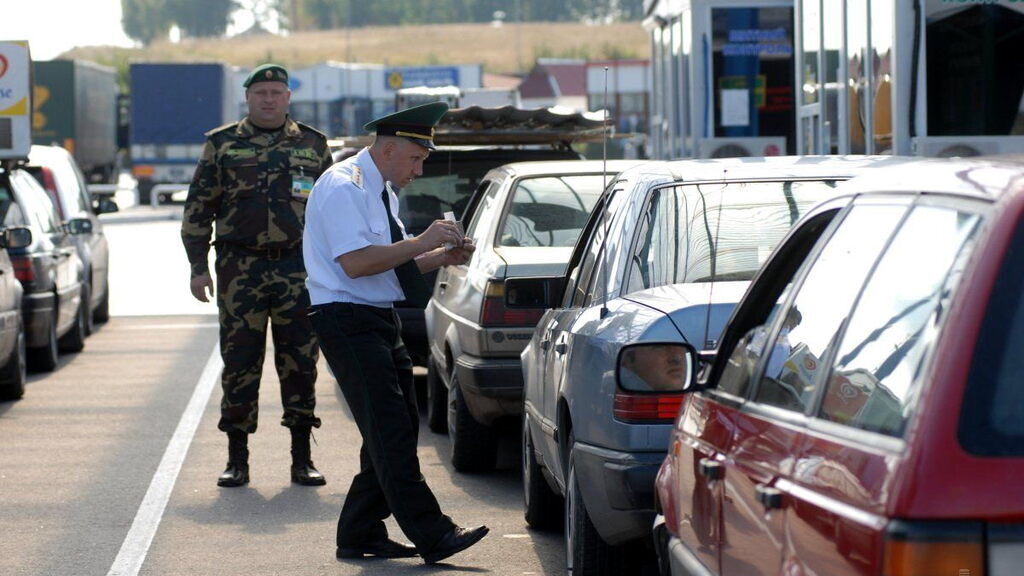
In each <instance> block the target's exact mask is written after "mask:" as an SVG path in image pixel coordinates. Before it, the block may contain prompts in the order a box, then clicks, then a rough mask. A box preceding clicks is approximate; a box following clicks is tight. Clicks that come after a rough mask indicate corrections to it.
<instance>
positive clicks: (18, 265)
mask: <svg viewBox="0 0 1024 576" xmlns="http://www.w3.org/2000/svg"><path fill="white" fill-rule="evenodd" d="M11 265H12V266H14V277H15V278H17V279H18V280H21V281H22V282H31V281H33V280H35V279H36V271H35V270H34V269H33V268H32V259H31V258H29V257H28V256H11Z"/></svg>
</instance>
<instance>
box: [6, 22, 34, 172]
mask: <svg viewBox="0 0 1024 576" xmlns="http://www.w3.org/2000/svg"><path fill="white" fill-rule="evenodd" d="M31 66H32V57H31V56H30V55H29V49H28V42H24V41H18V42H3V41H0V116H2V117H5V118H9V119H10V120H9V121H5V122H3V123H2V124H0V158H26V157H28V151H29V148H31V146H32V117H31V114H32V80H31V76H30V72H31Z"/></svg>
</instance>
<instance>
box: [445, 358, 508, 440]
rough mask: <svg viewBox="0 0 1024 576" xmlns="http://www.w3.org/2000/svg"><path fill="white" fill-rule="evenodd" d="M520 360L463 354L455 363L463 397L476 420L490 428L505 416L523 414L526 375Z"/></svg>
mask: <svg viewBox="0 0 1024 576" xmlns="http://www.w3.org/2000/svg"><path fill="white" fill-rule="evenodd" d="M520 366H521V364H520V361H519V358H479V357H476V356H468V355H466V354H463V355H462V356H459V358H458V360H456V361H455V373H456V375H457V376H458V379H459V386H460V387H461V389H462V394H463V397H464V398H465V399H466V404H467V405H468V406H469V411H470V413H471V414H472V415H473V418H475V419H476V421H477V422H480V423H481V424H487V425H490V424H491V423H493V422H494V420H495V419H497V418H500V417H502V416H515V415H519V414H522V413H523V371H522V368H521V367H520Z"/></svg>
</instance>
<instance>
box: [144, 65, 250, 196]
mask: <svg viewBox="0 0 1024 576" xmlns="http://www.w3.org/2000/svg"><path fill="white" fill-rule="evenodd" d="M129 76H130V86H131V98H132V106H131V128H130V136H129V140H130V142H131V158H132V173H133V174H134V175H135V178H136V179H137V180H138V186H139V202H140V203H142V204H147V203H149V202H150V193H151V191H152V190H153V186H155V185H157V184H180V185H182V187H185V186H187V184H188V182H189V181H190V180H191V179H192V174H193V172H194V171H195V167H196V163H197V162H198V161H199V157H200V156H201V155H202V151H203V143H204V142H205V136H204V133H206V132H207V131H209V130H213V129H214V128H216V127H218V126H221V125H223V124H226V123H228V122H234V121H236V120H238V108H237V105H236V98H237V95H236V89H235V86H234V84H235V75H234V72H233V71H232V70H231V69H230V68H229V67H228V66H226V65H224V64H205V63H188V64H179V63H138V64H132V65H131V68H130V69H129ZM161 196H163V193H161ZM168 196H169V194H168Z"/></svg>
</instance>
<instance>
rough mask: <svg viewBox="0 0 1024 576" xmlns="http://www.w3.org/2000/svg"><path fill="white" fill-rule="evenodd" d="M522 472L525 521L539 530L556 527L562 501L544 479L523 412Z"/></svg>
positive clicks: (560, 517)
mask: <svg viewBox="0 0 1024 576" xmlns="http://www.w3.org/2000/svg"><path fill="white" fill-rule="evenodd" d="M520 463H521V466H522V472H523V516H524V517H525V518H526V523H527V524H529V525H530V526H531V527H533V528H537V529H539V530H549V529H553V528H558V527H559V524H560V523H561V521H562V515H561V514H559V510H560V509H561V507H562V506H564V505H563V504H562V502H560V500H561V498H559V496H558V495H557V494H555V493H554V492H553V491H552V490H551V487H550V486H548V482H547V480H545V479H544V472H543V471H542V470H541V467H540V464H539V463H538V462H537V453H536V450H535V449H534V446H533V434H531V433H530V421H529V419H528V417H527V416H526V415H525V414H523V454H522V458H521V459H520Z"/></svg>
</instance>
